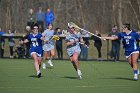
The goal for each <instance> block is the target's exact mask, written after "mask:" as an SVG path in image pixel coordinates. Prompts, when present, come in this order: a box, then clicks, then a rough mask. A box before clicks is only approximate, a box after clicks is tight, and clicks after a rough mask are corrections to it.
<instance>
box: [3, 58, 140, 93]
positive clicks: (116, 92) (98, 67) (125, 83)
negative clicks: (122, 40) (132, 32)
mask: <svg viewBox="0 0 140 93" xmlns="http://www.w3.org/2000/svg"><path fill="white" fill-rule="evenodd" d="M80 65H81V70H82V74H83V79H82V80H77V75H76V72H75V70H74V69H73V67H72V64H71V63H70V62H69V61H65V60H63V61H62V60H54V68H53V69H51V68H49V67H48V68H47V69H46V70H43V69H41V72H42V77H41V78H37V77H36V72H35V69H34V66H33V60H31V59H0V93H138V91H140V80H138V81H133V71H132V69H131V68H130V66H129V65H128V63H127V62H96V61H80Z"/></svg>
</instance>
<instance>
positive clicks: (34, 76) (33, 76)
mask: <svg viewBox="0 0 140 93" xmlns="http://www.w3.org/2000/svg"><path fill="white" fill-rule="evenodd" d="M28 77H32V78H38V77H37V76H36V75H30V76H28ZM41 77H43V76H41ZM41 77H40V78H41Z"/></svg>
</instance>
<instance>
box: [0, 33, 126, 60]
mask: <svg viewBox="0 0 140 93" xmlns="http://www.w3.org/2000/svg"><path fill="white" fill-rule="evenodd" d="M8 38H9V37H8V36H0V41H1V40H2V39H4V40H5V45H4V58H9V57H10V49H9V43H8ZM12 38H14V40H15V46H14V51H15V49H16V47H17V46H18V45H19V42H18V41H19V40H20V39H21V38H23V36H13V37H12ZM88 39H89V42H90V46H89V48H88V60H94V59H98V52H97V49H96V47H94V42H93V40H92V39H91V38H90V37H89V38H88ZM62 42H63V59H68V56H67V53H66V44H65V40H64V38H62ZM1 47H2V43H1V42H0V48H1ZM120 47H121V48H120V60H125V56H124V50H123V49H122V45H121V46H120ZM101 51H102V60H112V59H111V58H110V55H108V53H109V52H110V51H111V41H109V40H103V41H102V50H101ZM1 53H2V51H1V49H0V56H1ZM14 56H17V53H16V52H15V53H14ZM55 59H57V51H56V55H55Z"/></svg>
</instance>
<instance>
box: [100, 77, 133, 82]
mask: <svg viewBox="0 0 140 93" xmlns="http://www.w3.org/2000/svg"><path fill="white" fill-rule="evenodd" d="M103 79H120V80H130V81H135V80H134V79H132V78H127V77H112V78H111V77H110V78H103Z"/></svg>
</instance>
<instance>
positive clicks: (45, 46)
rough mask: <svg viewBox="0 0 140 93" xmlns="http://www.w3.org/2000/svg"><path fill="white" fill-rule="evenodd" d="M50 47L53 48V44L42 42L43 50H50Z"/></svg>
mask: <svg viewBox="0 0 140 93" xmlns="http://www.w3.org/2000/svg"><path fill="white" fill-rule="evenodd" d="M52 49H54V45H52V44H44V45H43V50H44V51H50V50H52Z"/></svg>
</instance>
